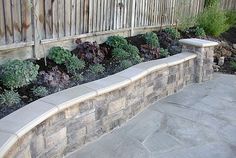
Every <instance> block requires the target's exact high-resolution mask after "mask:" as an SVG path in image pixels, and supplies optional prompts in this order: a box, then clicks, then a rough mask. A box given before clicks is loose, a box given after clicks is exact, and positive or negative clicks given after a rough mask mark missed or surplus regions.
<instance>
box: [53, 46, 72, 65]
mask: <svg viewBox="0 0 236 158" xmlns="http://www.w3.org/2000/svg"><path fill="white" fill-rule="evenodd" d="M71 56H72V55H71V53H70V51H69V50H66V49H64V48H62V47H53V48H51V49H50V50H49V55H48V58H49V59H51V60H53V61H54V62H55V63H57V64H65V62H66V61H67V60H68V58H70V57H71Z"/></svg>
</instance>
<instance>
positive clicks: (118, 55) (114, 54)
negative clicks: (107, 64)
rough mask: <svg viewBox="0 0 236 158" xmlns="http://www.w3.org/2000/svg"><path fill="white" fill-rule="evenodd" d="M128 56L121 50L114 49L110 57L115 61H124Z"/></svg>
mask: <svg viewBox="0 0 236 158" xmlns="http://www.w3.org/2000/svg"><path fill="white" fill-rule="evenodd" d="M129 56H130V54H129V53H128V52H126V51H125V50H124V49H122V48H115V49H113V50H112V57H113V58H114V59H116V60H124V59H127V58H129Z"/></svg>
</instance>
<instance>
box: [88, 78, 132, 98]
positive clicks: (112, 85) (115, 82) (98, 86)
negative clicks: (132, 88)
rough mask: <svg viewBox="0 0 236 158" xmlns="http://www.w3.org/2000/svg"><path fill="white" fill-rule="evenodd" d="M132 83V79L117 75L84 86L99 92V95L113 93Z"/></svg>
mask: <svg viewBox="0 0 236 158" xmlns="http://www.w3.org/2000/svg"><path fill="white" fill-rule="evenodd" d="M129 83H131V80H130V79H127V78H124V77H120V76H118V75H117V74H115V75H112V76H108V77H106V78H103V79H100V80H96V81H93V82H90V83H86V84H84V86H86V87H89V88H91V89H93V90H96V91H97V95H101V94H104V93H108V92H111V91H113V90H115V89H119V88H122V87H124V86H126V85H128V84H129Z"/></svg>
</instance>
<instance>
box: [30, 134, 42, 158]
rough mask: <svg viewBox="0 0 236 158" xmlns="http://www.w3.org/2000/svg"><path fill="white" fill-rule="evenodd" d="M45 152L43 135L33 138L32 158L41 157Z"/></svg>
mask: <svg viewBox="0 0 236 158" xmlns="http://www.w3.org/2000/svg"><path fill="white" fill-rule="evenodd" d="M44 150H45V142H44V137H43V135H42V134H40V135H38V136H37V137H35V138H33V140H32V142H31V151H32V157H37V156H39V155H40V154H42V153H43V152H44Z"/></svg>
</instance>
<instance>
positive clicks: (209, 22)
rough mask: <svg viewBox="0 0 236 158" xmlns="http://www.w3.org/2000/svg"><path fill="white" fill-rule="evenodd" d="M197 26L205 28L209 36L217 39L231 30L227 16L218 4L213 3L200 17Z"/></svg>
mask: <svg viewBox="0 0 236 158" xmlns="http://www.w3.org/2000/svg"><path fill="white" fill-rule="evenodd" d="M197 25H198V26H199V27H201V28H203V29H204V30H205V32H206V33H207V34H208V35H212V36H216V37H217V36H219V35H220V34H221V33H223V32H225V31H227V30H228V29H229V24H228V23H227V17H226V14H225V12H224V11H223V10H221V8H220V6H219V3H217V2H214V3H211V4H210V5H209V6H208V7H207V8H205V10H204V11H203V13H201V14H200V15H199V16H198V18H197Z"/></svg>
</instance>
